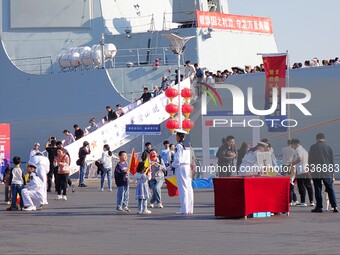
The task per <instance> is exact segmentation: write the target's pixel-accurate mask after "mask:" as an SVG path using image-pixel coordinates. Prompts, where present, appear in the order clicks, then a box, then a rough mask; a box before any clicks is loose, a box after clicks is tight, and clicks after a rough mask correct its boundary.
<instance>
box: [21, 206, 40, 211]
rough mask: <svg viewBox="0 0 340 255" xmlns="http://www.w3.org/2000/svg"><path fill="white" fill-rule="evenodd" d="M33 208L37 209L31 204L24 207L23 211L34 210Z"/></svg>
mask: <svg viewBox="0 0 340 255" xmlns="http://www.w3.org/2000/svg"><path fill="white" fill-rule="evenodd" d="M35 210H37V208H36V207H35V206H33V205H31V206H29V207H27V208H24V211H35Z"/></svg>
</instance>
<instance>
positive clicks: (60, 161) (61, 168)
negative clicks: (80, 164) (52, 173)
mask: <svg viewBox="0 0 340 255" xmlns="http://www.w3.org/2000/svg"><path fill="white" fill-rule="evenodd" d="M54 165H55V166H56V167H58V174H57V182H58V185H57V192H58V196H57V198H56V199H57V200H60V199H62V200H67V196H66V191H67V179H68V176H69V174H70V158H69V156H68V155H67V154H65V151H64V149H62V148H58V150H57V156H56V157H55V159H54ZM61 190H63V195H61Z"/></svg>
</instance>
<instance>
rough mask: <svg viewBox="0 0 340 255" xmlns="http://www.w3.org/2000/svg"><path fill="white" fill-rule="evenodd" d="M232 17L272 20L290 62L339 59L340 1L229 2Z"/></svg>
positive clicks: (280, 47)
mask: <svg viewBox="0 0 340 255" xmlns="http://www.w3.org/2000/svg"><path fill="white" fill-rule="evenodd" d="M228 3H229V12H230V13H231V14H240V15H252V16H264V17H270V18H271V19H272V23H273V31H274V34H275V37H276V43H277V45H278V50H279V52H285V51H286V50H288V51H289V55H290V62H291V64H292V63H293V62H302V63H303V62H304V60H307V59H312V58H313V57H318V58H319V60H320V62H321V60H322V59H330V58H335V57H337V56H338V57H340V0H323V1H316V0H281V1H276V0H228Z"/></svg>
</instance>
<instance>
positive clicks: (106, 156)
mask: <svg viewBox="0 0 340 255" xmlns="http://www.w3.org/2000/svg"><path fill="white" fill-rule="evenodd" d="M103 150H104V151H103V153H102V157H101V159H100V161H101V162H102V164H103V169H104V171H103V174H102V175H101V179H100V191H104V180H105V176H107V190H108V191H112V152H111V151H110V146H109V145H108V144H105V145H104V147H103Z"/></svg>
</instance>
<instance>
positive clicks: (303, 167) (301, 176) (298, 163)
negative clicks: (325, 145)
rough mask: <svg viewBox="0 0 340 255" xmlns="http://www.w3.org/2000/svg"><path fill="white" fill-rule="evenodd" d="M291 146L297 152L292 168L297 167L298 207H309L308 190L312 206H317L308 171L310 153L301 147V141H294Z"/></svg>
mask: <svg viewBox="0 0 340 255" xmlns="http://www.w3.org/2000/svg"><path fill="white" fill-rule="evenodd" d="M291 146H292V148H293V149H294V150H295V154H294V158H293V161H292V162H291V165H292V166H295V171H296V179H297V186H298V189H299V193H300V199H301V200H300V203H297V204H296V206H307V204H306V189H307V192H308V197H309V201H310V206H315V204H314V202H313V188H312V182H311V177H310V173H309V172H308V171H307V166H308V152H307V151H306V150H305V148H303V147H302V146H301V145H300V141H299V139H292V140H291Z"/></svg>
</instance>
